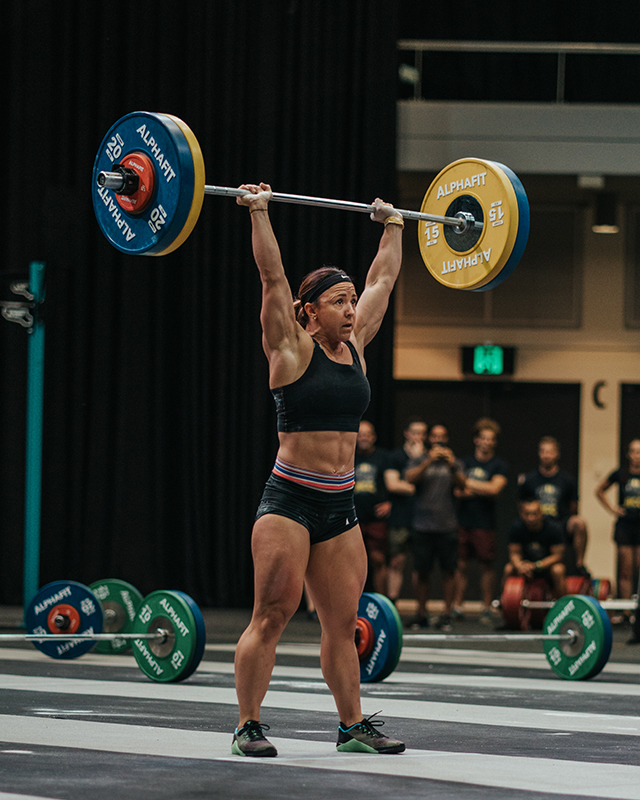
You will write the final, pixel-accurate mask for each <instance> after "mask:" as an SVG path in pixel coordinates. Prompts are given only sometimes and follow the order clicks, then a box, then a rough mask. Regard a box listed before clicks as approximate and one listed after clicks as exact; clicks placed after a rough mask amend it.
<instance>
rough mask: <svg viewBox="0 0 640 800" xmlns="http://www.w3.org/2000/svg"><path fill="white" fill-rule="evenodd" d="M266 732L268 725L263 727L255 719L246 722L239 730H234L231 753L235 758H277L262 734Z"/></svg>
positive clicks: (276, 752)
mask: <svg viewBox="0 0 640 800" xmlns="http://www.w3.org/2000/svg"><path fill="white" fill-rule="evenodd" d="M268 730H269V726H268V725H263V724H262V723H261V722H257V721H256V720H255V719H250V720H247V722H245V723H244V725H243V726H242V727H241V728H236V730H235V733H234V734H233V741H232V742H231V752H232V753H233V754H234V755H236V756H254V757H257V758H260V757H265V756H277V755H278V751H277V750H276V748H275V747H274V746H273V745H272V744H271V742H270V741H269V740H268V739H266V738H265V737H264V735H263V733H262V731H268Z"/></svg>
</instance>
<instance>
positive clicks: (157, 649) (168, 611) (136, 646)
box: [133, 590, 199, 683]
mask: <svg viewBox="0 0 640 800" xmlns="http://www.w3.org/2000/svg"><path fill="white" fill-rule="evenodd" d="M159 628H160V629H162V630H166V631H167V637H166V640H165V641H155V640H153V639H134V640H133V654H134V656H135V659H136V661H137V662H138V666H139V667H140V669H141V670H142V672H144V674H145V675H146V676H147V677H148V678H151V680H153V681H158V682H159V683H168V682H171V681H179V680H182V679H183V675H185V674H187V673H188V671H189V669H190V668H191V664H192V659H193V658H194V655H195V654H196V652H197V651H198V648H199V641H198V626H197V623H196V620H195V618H194V615H193V612H192V610H191V607H190V604H189V603H188V602H187V601H186V600H185V599H184V598H183V597H182V596H181V594H180V593H179V592H171V591H166V590H160V591H157V592H151V594H150V595H147V597H145V598H144V600H143V601H142V603H141V605H140V607H139V608H138V611H137V613H136V618H135V620H134V623H133V633H154V632H155V631H156V630H158V629H159Z"/></svg>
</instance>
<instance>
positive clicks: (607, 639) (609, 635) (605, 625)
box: [583, 595, 613, 678]
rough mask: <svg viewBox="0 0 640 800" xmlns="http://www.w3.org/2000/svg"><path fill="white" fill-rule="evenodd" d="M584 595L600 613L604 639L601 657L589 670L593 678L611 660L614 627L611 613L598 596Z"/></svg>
mask: <svg viewBox="0 0 640 800" xmlns="http://www.w3.org/2000/svg"><path fill="white" fill-rule="evenodd" d="M583 597H584V598H585V599H586V600H587V602H589V604H590V605H591V606H593V609H594V611H596V612H597V613H598V615H599V617H600V620H601V621H602V630H603V641H602V648H601V650H600V657H599V658H598V661H597V663H596V664H595V665H594V667H593V669H592V670H591V671H590V672H589V675H588V676H587V677H589V678H593V677H595V676H596V675H597V674H598V673H599V672H601V671H602V669H603V668H604V666H605V665H606V663H607V661H608V660H609V656H610V655H611V647H612V645H613V628H612V627H611V620H610V619H609V615H608V614H607V612H606V611H605V610H604V608H603V607H602V606H601V605H600V603H599V601H598V600H597V598H595V597H590V596H588V595H583Z"/></svg>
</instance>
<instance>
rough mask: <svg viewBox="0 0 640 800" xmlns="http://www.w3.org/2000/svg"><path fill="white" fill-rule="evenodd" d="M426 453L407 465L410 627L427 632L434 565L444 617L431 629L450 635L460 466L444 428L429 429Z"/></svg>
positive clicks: (460, 476) (463, 478)
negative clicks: (413, 611)
mask: <svg viewBox="0 0 640 800" xmlns="http://www.w3.org/2000/svg"><path fill="white" fill-rule="evenodd" d="M428 441H429V449H428V451H427V453H426V454H425V455H424V456H422V457H419V458H416V459H412V460H411V461H410V462H409V465H408V467H407V471H406V479H407V480H408V481H409V482H410V483H415V485H416V502H415V506H414V514H413V525H412V527H413V535H412V539H411V544H412V550H413V559H414V585H415V591H416V598H417V600H418V611H417V616H416V618H415V620H414V621H413V623H412V626H411V627H413V628H426V627H428V624H429V623H428V619H427V600H428V596H429V575H430V573H431V571H432V569H433V566H434V563H435V562H436V560H437V561H438V563H439V565H440V571H441V573H442V586H443V594H444V613H443V614H442V615H441V616H440V617H439V618H438V620H437V622H436V627H438V628H440V629H441V630H443V631H450V630H451V610H452V607H453V591H454V576H455V571H456V566H457V561H458V553H457V551H458V522H457V519H456V513H455V508H454V504H453V488H454V486H458V487H460V488H464V485H465V482H466V479H465V475H464V472H463V471H462V463H461V462H460V461H457V460H456V457H455V456H454V454H453V452H452V450H451V448H450V447H448V442H449V434H448V431H447V428H446V427H445V426H444V425H434V426H433V427H432V428H431V430H430V432H429V435H428Z"/></svg>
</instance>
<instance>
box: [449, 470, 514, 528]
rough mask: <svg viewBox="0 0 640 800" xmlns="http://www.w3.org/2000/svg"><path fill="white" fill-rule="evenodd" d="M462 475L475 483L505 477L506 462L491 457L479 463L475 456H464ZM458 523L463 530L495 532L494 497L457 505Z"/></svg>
mask: <svg viewBox="0 0 640 800" xmlns="http://www.w3.org/2000/svg"><path fill="white" fill-rule="evenodd" d="M462 463H463V465H464V474H465V475H466V476H467V478H473V480H475V481H490V480H491V479H492V478H493V476H494V475H504V477H505V478H506V477H507V473H508V467H507V462H506V461H505V460H504V459H502V458H499V457H498V456H493V457H492V458H490V459H489V460H488V461H480V460H478V459H477V458H476V457H475V455H472V456H465V457H464V458H463V459H462ZM458 522H459V523H460V525H462V526H463V527H464V528H484V529H486V530H495V527H496V498H495V497H469V498H464V499H462V500H460V501H459V503H458Z"/></svg>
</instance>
